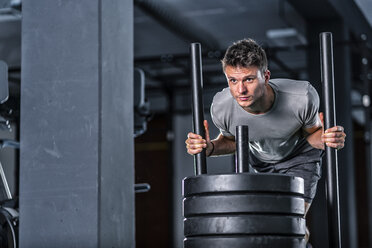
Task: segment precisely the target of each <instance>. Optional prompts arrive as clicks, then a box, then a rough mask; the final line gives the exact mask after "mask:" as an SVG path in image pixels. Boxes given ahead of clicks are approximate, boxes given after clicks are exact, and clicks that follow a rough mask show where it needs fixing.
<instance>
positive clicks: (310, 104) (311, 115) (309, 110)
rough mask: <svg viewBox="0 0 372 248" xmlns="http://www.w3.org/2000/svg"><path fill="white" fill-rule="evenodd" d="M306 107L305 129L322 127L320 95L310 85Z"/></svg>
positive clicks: (304, 112) (304, 114) (304, 116)
mask: <svg viewBox="0 0 372 248" xmlns="http://www.w3.org/2000/svg"><path fill="white" fill-rule="evenodd" d="M306 98H307V99H306V104H305V105H306V106H305V109H304V111H303V116H302V120H303V126H304V128H311V127H314V126H320V125H321V124H320V123H321V122H320V118H319V114H318V112H319V103H320V101H319V95H318V92H317V91H316V90H315V88H314V87H313V86H312V85H310V84H309V88H308V93H307V96H306Z"/></svg>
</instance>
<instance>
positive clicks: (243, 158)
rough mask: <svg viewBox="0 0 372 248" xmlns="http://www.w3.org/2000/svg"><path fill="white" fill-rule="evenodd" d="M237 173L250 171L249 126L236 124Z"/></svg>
mask: <svg viewBox="0 0 372 248" xmlns="http://www.w3.org/2000/svg"><path fill="white" fill-rule="evenodd" d="M235 143H236V160H237V161H236V167H235V172H236V173H243V172H249V132H248V126H236V135H235Z"/></svg>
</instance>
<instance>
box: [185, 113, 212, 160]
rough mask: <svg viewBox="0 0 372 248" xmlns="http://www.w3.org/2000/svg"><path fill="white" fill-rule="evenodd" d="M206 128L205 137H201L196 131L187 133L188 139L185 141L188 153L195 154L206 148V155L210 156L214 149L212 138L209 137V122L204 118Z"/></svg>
mask: <svg viewBox="0 0 372 248" xmlns="http://www.w3.org/2000/svg"><path fill="white" fill-rule="evenodd" d="M203 124H204V128H205V139H203V137H201V136H200V135H198V134H195V133H191V132H190V133H188V134H187V140H186V141H185V143H186V149H187V153H188V154H190V155H195V154H198V153H200V152H201V151H202V150H203V149H204V148H206V155H207V156H210V155H211V154H210V153H211V152H212V149H213V144H211V139H210V138H209V126H208V122H207V121H206V120H204V123H203Z"/></svg>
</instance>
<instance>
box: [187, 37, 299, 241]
mask: <svg viewBox="0 0 372 248" xmlns="http://www.w3.org/2000/svg"><path fill="white" fill-rule="evenodd" d="M201 72H202V69H201V48H200V44H199V43H193V44H191V81H192V98H193V100H192V102H193V106H192V107H193V108H192V109H193V130H194V133H196V134H199V135H201V136H202V137H205V131H204V126H203V120H204V117H203V102H202V92H201V90H202V75H201ZM248 141H249V139H248V127H247V126H238V127H237V129H236V146H237V148H236V153H237V154H236V155H237V156H236V157H237V164H236V174H222V175H208V174H206V172H207V167H206V155H205V151H203V152H202V153H199V154H197V155H195V156H194V168H195V176H191V177H187V178H185V179H184V180H183V185H182V186H183V188H182V191H183V196H184V200H183V215H184V217H185V219H184V235H185V239H184V247H185V248H194V247H203V248H205V247H213V248H215V247H253V248H255V247H260V248H261V247H285V248H290V247H304V245H305V240H304V236H305V229H306V226H305V219H304V218H303V215H304V211H305V209H304V199H303V193H304V185H303V179H302V178H299V177H293V176H287V175H278V174H269V173H268V174H254V173H248V172H249V170H250V168H249V166H248V158H249V144H248Z"/></svg>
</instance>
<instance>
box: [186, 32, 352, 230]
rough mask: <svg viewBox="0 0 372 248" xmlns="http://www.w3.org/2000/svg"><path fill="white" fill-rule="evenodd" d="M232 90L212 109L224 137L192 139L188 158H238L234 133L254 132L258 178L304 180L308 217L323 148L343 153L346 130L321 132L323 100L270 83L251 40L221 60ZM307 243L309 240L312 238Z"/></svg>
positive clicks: (292, 85)
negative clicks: (203, 153) (260, 174)
mask: <svg viewBox="0 0 372 248" xmlns="http://www.w3.org/2000/svg"><path fill="white" fill-rule="evenodd" d="M222 67H223V71H224V73H225V75H226V79H227V81H228V86H229V87H228V88H225V89H223V90H222V91H221V92H219V93H217V94H216V95H215V96H214V98H213V103H212V106H211V115H212V120H213V122H214V124H215V125H216V127H217V128H219V130H220V134H219V135H218V137H217V138H216V139H214V140H210V137H209V128H208V123H207V122H206V121H204V126H205V129H206V137H205V139H203V138H202V137H201V136H200V135H196V134H194V133H189V134H188V138H187V140H186V148H187V152H188V153H189V154H191V155H194V154H197V153H200V152H201V151H202V149H206V154H207V156H218V155H224V154H230V153H234V152H235V128H236V126H238V125H248V126H249V138H250V165H251V166H252V167H253V168H254V169H255V170H256V171H258V172H272V173H283V174H287V175H293V176H299V177H302V178H303V179H304V184H305V194H304V198H305V216H306V213H307V211H308V210H309V207H310V204H311V202H312V200H313V198H314V196H315V193H316V186H317V182H318V180H319V179H320V171H321V170H320V164H321V156H322V154H323V150H324V144H325V145H327V146H329V147H333V148H336V149H341V148H343V147H344V142H345V137H346V135H345V133H344V129H343V127H341V126H335V127H332V128H330V129H327V130H325V132H323V131H324V130H322V123H323V115H322V113H320V114H319V113H318V111H319V96H318V94H317V92H316V90H315V89H314V88H313V86H311V85H310V83H308V82H306V81H295V80H290V79H271V80H270V71H269V70H268V65H267V58H266V54H265V51H264V50H263V49H262V48H261V47H260V46H259V45H258V44H257V43H256V42H255V41H254V40H252V39H245V40H241V41H238V42H236V43H234V44H233V45H232V46H230V47H229V48H228V49H227V51H226V54H225V56H224V58H223V60H222ZM307 237H308V235H307Z"/></svg>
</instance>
